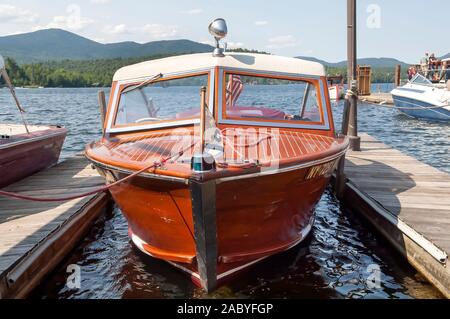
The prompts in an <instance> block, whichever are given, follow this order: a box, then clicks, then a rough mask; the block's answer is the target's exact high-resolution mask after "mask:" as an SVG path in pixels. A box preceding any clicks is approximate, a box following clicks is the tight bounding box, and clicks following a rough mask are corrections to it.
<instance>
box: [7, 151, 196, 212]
mask: <svg viewBox="0 0 450 319" xmlns="http://www.w3.org/2000/svg"><path fill="white" fill-rule="evenodd" d="M195 144H196V143H194V144H192V145H191V146H189V148H186V149H185V150H182V151H181V152H179V153H177V154H175V155H172V156H169V157H166V158H164V159H161V160H160V161H159V162H154V163H153V164H152V165H149V166H147V167H144V168H143V169H141V170H140V171H137V172H134V173H133V174H131V175H129V176H127V177H125V178H123V179H121V180H118V181H116V182H114V183H112V184H109V185H105V186H102V187H100V188H97V189H95V190H92V191H89V192H86V193H82V194H78V195H73V196H67V197H58V198H43V197H42V198H41V197H33V196H26V195H21V194H17V193H12V192H6V191H2V190H0V196H5V197H10V198H15V199H19V200H26V201H31V202H41V203H42V202H46V203H47V202H48V203H52V202H67V201H70V200H74V199H80V198H85V197H88V196H91V195H96V194H99V193H102V192H106V191H108V190H110V189H111V188H113V187H115V186H118V185H120V184H123V183H125V182H127V181H129V180H130V179H132V178H134V177H136V176H138V175H140V174H142V173H145V172H146V171H149V170H151V169H157V168H158V167H161V166H163V165H164V164H165V163H167V162H168V161H170V160H172V159H174V158H176V157H178V158H179V157H181V156H183V154H184V153H185V152H186V150H188V149H191V148H192V147H194V146H195Z"/></svg>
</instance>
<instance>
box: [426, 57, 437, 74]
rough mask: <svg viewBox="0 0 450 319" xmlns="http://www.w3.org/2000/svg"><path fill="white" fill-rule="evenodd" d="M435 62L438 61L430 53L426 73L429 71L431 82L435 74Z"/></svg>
mask: <svg viewBox="0 0 450 319" xmlns="http://www.w3.org/2000/svg"><path fill="white" fill-rule="evenodd" d="M437 62H438V60H437V59H436V55H435V54H434V53H432V54H431V55H430V59H429V60H428V64H429V68H428V71H431V73H430V74H429V76H430V78H431V79H432V80H435V77H436V72H434V70H435V69H436V65H437Z"/></svg>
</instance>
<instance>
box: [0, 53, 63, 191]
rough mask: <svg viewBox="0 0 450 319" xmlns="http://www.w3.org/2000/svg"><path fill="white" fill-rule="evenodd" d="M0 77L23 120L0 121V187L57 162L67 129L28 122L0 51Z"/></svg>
mask: <svg viewBox="0 0 450 319" xmlns="http://www.w3.org/2000/svg"><path fill="white" fill-rule="evenodd" d="M0 77H3V79H4V80H5V82H6V84H7V86H8V87H9V89H10V92H11V94H12V96H13V98H14V100H15V102H16V106H17V108H18V110H19V113H20V115H21V116H22V120H23V124H20V125H15V124H1V123H0V188H2V187H5V186H8V185H10V184H12V183H14V182H17V181H19V180H21V179H23V178H25V177H27V176H30V175H32V174H34V173H37V172H39V171H41V170H43V169H46V168H48V167H51V166H53V165H55V164H56V163H57V162H58V159H59V155H60V153H61V149H62V146H63V143H64V139H65V138H66V135H67V130H66V129H64V128H62V127H57V126H30V125H28V124H27V123H26V120H25V118H24V113H25V110H24V109H23V108H22V107H21V105H20V102H19V99H18V98H17V96H16V92H15V90H14V87H13V85H12V83H11V80H10V79H9V76H8V73H7V72H6V68H5V62H4V60H3V57H2V56H1V55H0Z"/></svg>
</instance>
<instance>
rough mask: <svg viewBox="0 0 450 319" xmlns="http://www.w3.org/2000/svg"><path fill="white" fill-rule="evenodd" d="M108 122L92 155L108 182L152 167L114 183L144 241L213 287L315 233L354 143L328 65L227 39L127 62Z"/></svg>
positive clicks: (136, 235) (139, 242)
mask: <svg viewBox="0 0 450 319" xmlns="http://www.w3.org/2000/svg"><path fill="white" fill-rule="evenodd" d="M214 24H216V25H217V26H218V27H222V28H224V26H225V24H224V21H223V20H220V19H219V20H216V21H215V22H214V23H213V26H214ZM224 29H225V30H226V28H224ZM223 33H225V32H223ZM216 34H220V33H218V32H216ZM217 38H220V36H217ZM250 84H252V85H250ZM287 85H288V86H289V87H292V86H294V87H295V88H296V92H297V94H296V96H295V98H293V97H290V98H286V99H283V98H282V99H280V98H277V97H275V96H274V97H273V98H272V99H265V100H264V103H262V99H261V98H260V96H258V95H257V94H254V92H255V91H254V90H252V87H256V86H266V87H267V88H270V89H275V90H279V91H280V92H282V91H283V89H284V88H285V87H287ZM180 86H183V91H182V92H183V93H180V92H181V91H180V90H178V89H177V88H179V87H180ZM179 94H183V96H182V98H183V100H184V103H182V104H180V103H178V101H179V100H180V96H179ZM277 96H279V95H278V94H277ZM104 129H105V135H104V136H103V138H102V139H101V140H100V141H97V142H94V143H92V144H90V145H89V146H88V147H87V148H86V155H87V157H88V158H89V159H90V160H91V161H92V162H93V164H94V165H95V166H96V167H97V169H98V170H99V172H100V173H101V174H102V175H103V176H105V177H106V179H107V181H108V183H112V182H115V181H118V180H121V179H123V178H124V177H126V176H129V175H131V174H133V173H136V172H139V171H141V170H144V171H145V172H143V173H142V174H139V175H138V176H137V177H135V178H133V179H131V180H128V181H126V182H124V183H121V184H119V185H117V186H114V187H113V188H112V189H111V193H112V196H113V198H114V200H115V201H116V203H117V205H118V206H119V207H120V209H121V211H122V212H123V213H124V215H125V216H126V218H127V220H128V223H129V234H130V237H131V239H132V241H133V242H134V244H135V245H136V246H137V247H138V248H139V249H140V250H141V251H143V252H144V253H146V254H148V255H150V256H153V257H155V258H158V259H162V260H165V261H167V262H169V263H170V264H172V265H173V266H175V267H177V268H178V269H181V270H183V271H185V272H186V273H188V274H189V275H190V276H191V277H192V279H193V281H194V283H195V284H197V285H199V286H201V287H202V288H204V289H205V290H207V291H212V290H214V289H216V288H217V287H218V286H220V285H222V284H224V283H225V282H226V281H227V280H229V279H230V278H232V277H233V276H235V275H237V274H238V273H239V272H241V271H242V270H244V269H246V268H248V267H249V266H251V265H254V264H255V263H257V262H259V261H261V260H263V259H265V258H267V257H270V256H272V255H274V254H277V253H279V252H282V251H286V250H289V249H290V248H292V247H294V246H296V245H297V244H299V243H300V242H302V241H303V240H304V239H305V238H306V237H307V236H308V234H309V232H310V231H311V229H312V225H313V223H314V207H315V205H316V204H317V203H318V201H319V200H320V198H321V196H322V194H323V192H324V190H325V188H326V186H327V184H328V182H329V179H330V177H331V174H332V172H333V171H334V169H335V167H336V165H337V163H338V161H339V160H340V159H341V158H342V157H343V156H344V154H345V152H346V150H347V148H348V141H347V139H345V138H343V137H337V136H336V133H335V130H334V124H333V117H332V111H331V107H330V102H329V96H328V87H327V79H326V74H325V70H324V67H323V66H322V65H320V64H318V63H314V62H308V61H303V60H299V59H294V58H285V57H278V56H271V55H262V54H261V55H260V54H238V53H223V51H222V50H221V49H220V48H219V46H218V48H217V49H216V51H215V52H214V54H211V53H206V54H194V55H184V56H177V57H170V58H166V59H161V60H154V61H149V62H144V63H140V64H136V65H132V66H128V67H125V68H122V69H120V70H119V71H117V73H116V74H115V76H114V80H113V84H112V90H111V96H110V103H109V106H108V112H107V115H106V121H105V124H104ZM152 163H155V165H154V166H153V167H152V168H151V169H150V170H146V168H147V167H149V165H152Z"/></svg>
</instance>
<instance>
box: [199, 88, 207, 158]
mask: <svg viewBox="0 0 450 319" xmlns="http://www.w3.org/2000/svg"><path fill="white" fill-rule="evenodd" d="M200 99H201V102H200V103H201V104H200V152H201V153H202V154H203V153H204V152H205V129H206V87H202V89H201V91H200Z"/></svg>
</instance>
